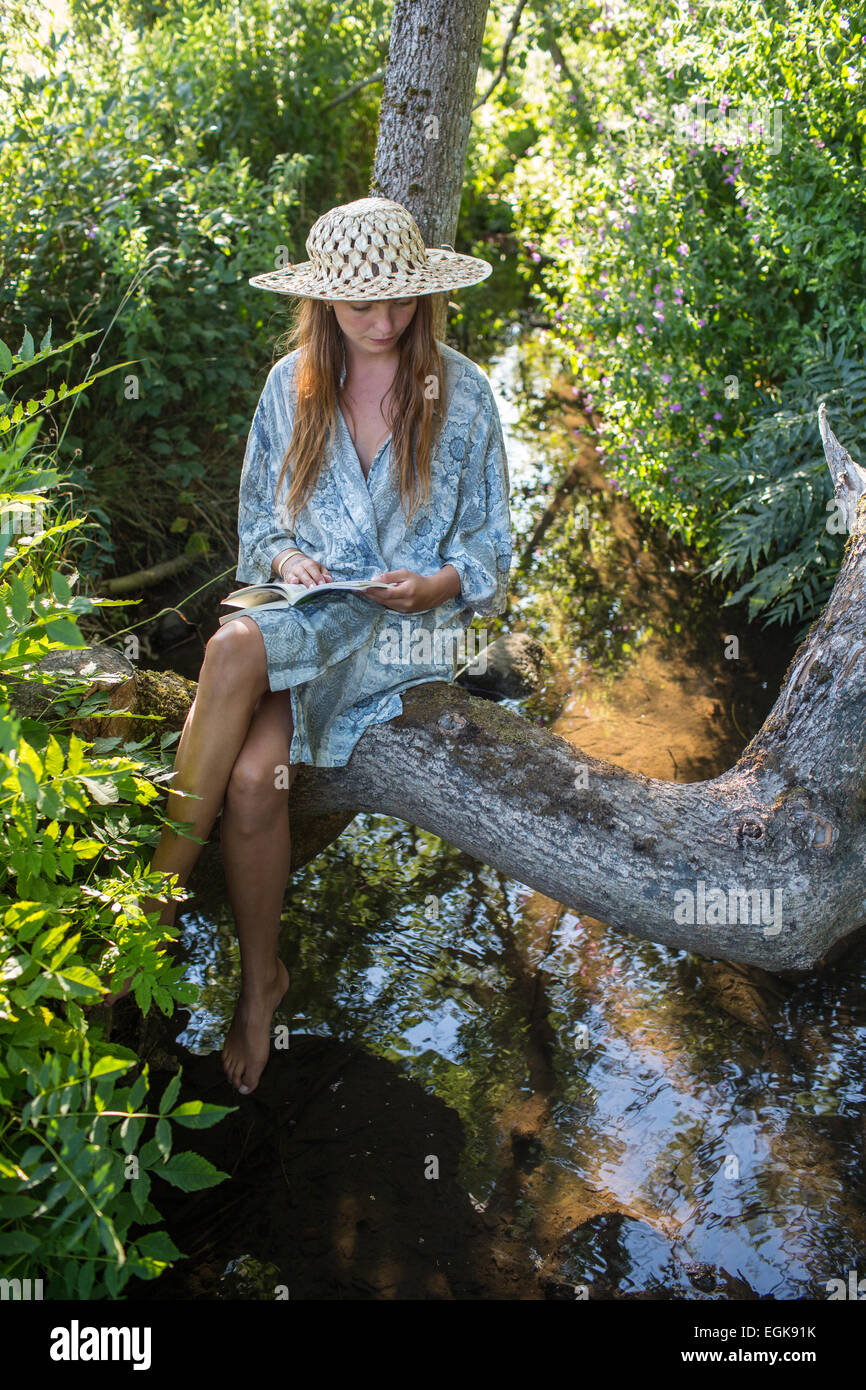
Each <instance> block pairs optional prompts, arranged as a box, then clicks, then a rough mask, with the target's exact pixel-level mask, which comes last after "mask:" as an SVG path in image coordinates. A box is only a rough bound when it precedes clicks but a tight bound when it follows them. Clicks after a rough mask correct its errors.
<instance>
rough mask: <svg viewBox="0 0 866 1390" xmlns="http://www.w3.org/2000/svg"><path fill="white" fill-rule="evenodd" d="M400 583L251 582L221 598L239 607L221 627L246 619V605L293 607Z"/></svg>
mask: <svg viewBox="0 0 866 1390" xmlns="http://www.w3.org/2000/svg"><path fill="white" fill-rule="evenodd" d="M396 584H397V581H396V580H392V581H391V583H386V581H385V580H384V579H330V580H327V581H326V582H325V583H324V584H312V585H311V586H310V588H309V589H308V588H307V586H306V584H287V583H286V582H285V580H282V579H274V580H273V581H272V582H271V583H270V584H247V585H246V586H245V587H244V588H243V589H235V591H234V593H231V594H229V596H228V598H224V599H221V600H220V602H221V603H224V604H226V605H227V606H228V607H229V608H236V609H237V610H238V611H237V612H236V613H225V614H223V616H222V617H221V618H220V626H222V625H223V623H230V622H231V620H232V618H242V617H243V615H244V609H246V608H289V607H294V605H295V604H297V603H310V602H311V601H312V600H313V599H315V598H317V597H318V596H319V595H321V594H333V593H335V592H336V593H340V592H341V591H342V592H344V593H345V592H348V593H363V592H364V590H365V589H393V588H395V587H396Z"/></svg>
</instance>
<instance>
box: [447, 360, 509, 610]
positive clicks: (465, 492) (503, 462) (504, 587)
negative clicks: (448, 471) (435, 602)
mask: <svg viewBox="0 0 866 1390" xmlns="http://www.w3.org/2000/svg"><path fill="white" fill-rule="evenodd" d="M485 397H486V401H487V409H486V412H485V414H486V417H487V428H486V432H479V435H478V438H477V440H476V442H475V443H474V444H472V446H471V447H470V449H469V451H468V453H467V457H466V459H465V461H464V465H463V468H462V471H461V474H460V483H459V492H458V499H457V515H456V517H455V520H454V524H453V526H452V527H451V529H450V530H449V532H448V534H447V536H446V537H445V539H444V540H443V542H442V544H441V546H440V549H439V553H440V558H441V561H442V564H443V565H453V566H454V568H455V569H456V571H457V573H458V574H459V576H460V593H459V595H458V597H457V600H456V601H457V602H460V603H462V604H463V605H465V606H466V607H470V608H474V610H475V612H476V613H480V614H482V615H483V616H484V617H489V618H493V617H496V616H497V614H500V613H504V612H505V606H506V603H507V599H508V575H509V571H510V569H511V554H512V546H511V514H510V511H509V506H508V495H509V477H508V458H507V455H506V452H505V441H504V439H503V437H502V425H501V422H500V419H499V411H498V410H497V408H496V401H495V400H494V397H493V392H492V391H491V389H490V386H489V384H488V385H487V389H486V392H485Z"/></svg>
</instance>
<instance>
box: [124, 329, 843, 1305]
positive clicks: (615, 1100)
mask: <svg viewBox="0 0 866 1390" xmlns="http://www.w3.org/2000/svg"><path fill="white" fill-rule="evenodd" d="M488 370H489V372H490V375H491V379H492V381H493V383H494V387H495V389H496V392H497V396H498V399H499V401H500V405H501V411H502V416H503V421H504V423H505V426H506V433H507V437H508V443H509V457H510V461H511V470H512V480H513V503H514V522H515V535H516V536H518V537H524V538H526V541H525V545H524V548H523V553H522V558H523V560H524V561H525V563H524V564H523V566H522V567H521V569H520V570H519V571H518V572H517V573H516V574H515V576H514V583H513V586H512V602H511V608H510V611H509V615H508V618H507V620H506V622H505V624H504V626H505V628H506V630H510V631H519V630H524V631H528V632H531V633H532V634H533V635H534V636H536V637H539V638H540V639H541V640H542V641H544V642H545V643H546V645H547V646H548V647H549V648H550V650H551V651H552V652H553V654H554V656H555V658H556V662H557V671H556V678H555V680H554V682H553V687H554V694H555V698H554V699H552V698H551V690H550V689H548V690H547V691H546V692H545V693H544V696H543V698H539V697H532V698H530V699H529V700H526V701H523V702H517V701H509V702H508V703H509V704H510V705H511V707H512V708H514V709H515V710H518V711H519V712H521V713H522V714H523V715H524V716H525V717H527V718H530V719H534V720H537V721H539V722H540V723H545V724H546V725H547V726H548V727H550V728H552V729H553V730H554V731H555V732H556V733H558V734H560V735H562V736H563V737H564V738H566V739H569V740H570V741H571V742H573V743H575V744H576V745H577V746H579V747H580V748H582V749H584V750H585V751H587V752H588V753H592V754H593V755H595V756H598V757H602V758H606V759H608V760H609V761H612V762H616V763H619V764H621V765H622V766H625V767H628V768H631V769H633V770H636V771H640V772H642V773H645V774H647V775H650V776H654V777H664V778H668V779H670V780H680V781H694V780H699V779H702V778H707V777H712V776H715V775H717V774H718V773H719V772H721V771H722V770H724V769H725V768H727V767H728V766H730V765H731V763H732V762H734V761H735V760H736V757H737V755H738V753H739V751H740V750H741V749H742V747H743V746H744V744H745V743H746V742H747V741H748V739H749V738H750V737H751V735H752V734H753V733H754V732H755V730H756V729H757V728H758V727H759V726H760V724H761V722H762V720H763V718H764V716H765V715H766V713H767V711H768V710H769V708H770V706H771V704H772V703H773V700H774V698H775V695H776V693H777V691H778V685H779V680H780V677H781V674H782V672H783V670H784V667H785V665H786V663H787V660H788V659H789V657H790V654H791V652H790V648H789V647H788V646H787V645H786V643H785V641H784V640H783V639H780V638H779V637H775V638H768V635H767V634H766V633H764V632H760V631H758V630H757V629H755V628H753V627H748V626H747V625H746V624H745V623H744V622H743V621H742V618H741V616H739V615H738V614H736V613H734V614H732V613H731V611H730V610H726V609H722V608H720V606H719V599H718V594H717V592H715V591H714V590H712V589H711V588H710V587H709V586H708V585H706V584H705V583H704V582H703V581H702V580H701V579H700V578H699V576H698V574H697V566H696V563H695V560H694V557H693V556H691V555H690V554H689V553H688V552H686V551H684V550H683V549H682V548H681V547H680V546H678V545H677V544H676V543H675V542H674V541H672V540H671V538H670V537H668V536H667V535H666V534H665V533H660V532H658V531H654V530H651V529H648V528H647V527H645V526H643V525H642V524H641V523H639V521H638V520H637V519H636V517H635V516H634V513H633V511H632V509H631V508H630V506H629V505H628V503H627V502H625V501H624V500H623V498H622V497H620V496H619V495H618V493H617V491H616V489H614V488H613V487H611V485H610V483H609V481H608V480H607V479H606V478H605V477H604V475H603V473H602V472H601V470H600V468H599V466H598V462H597V459H596V457H595V454H594V451H593V448H592V446H591V443H590V439H589V434H588V419H587V416H586V414H585V412H584V411H582V409H581V408H580V405H579V401H578V399H576V393H575V391H574V389H573V387H572V385H571V383H570V382H569V381H568V380H567V378H566V377H565V376H564V375H563V374H561V372H560V370H559V369H558V364H557V362H556V360H555V357H554V356H553V350H552V349H551V348H549V347H547V346H546V345H545V343H544V341H543V337H542V336H540V335H537V336H535V337H528V338H523V339H522V340H520V341H515V342H514V343H513V344H512V345H511V346H510V347H508V348H506V350H505V351H504V352H503V353H501V354H500V356H499V357H498V358H497V359H496V360H495V361H493V362H492V363H490V364H489V367H488ZM545 507H547V509H548V511H547V514H545ZM518 553H520V548H519V547H518ZM732 638H736V639H737V642H738V652H737V655H736V657H735V658H734V655H733V653H734V650H735V647H734V646H733V645H732V642H731V639H732ZM191 889H192V890H193V891H194V893H195V897H194V899H193V900H192V901H191V902H190V903H189V904H188V910H187V911H186V913H185V914H184V916H183V917H182V918H181V922H182V926H183V950H184V954H185V958H186V960H187V965H188V975H189V978H190V979H193V980H194V981H195V982H196V983H197V984H198V985H199V987H200V996H199V1001H198V1003H197V1005H196V1006H195V1007H194V1009H193V1010H192V1011H191V1014H190V1015H189V1018H188V1020H187V1021H186V1026H185V1027H184V1031H183V1032H182V1033H181V1034H180V1037H179V1039H178V1042H179V1044H180V1045H181V1047H182V1048H183V1050H184V1055H183V1061H184V1065H185V1078H186V1084H187V1086H188V1087H190V1088H192V1090H194V1091H195V1093H196V1094H204V1095H205V1096H206V1098H208V1099H213V1100H217V1101H220V1102H221V1103H233V1102H234V1101H235V1100H236V1097H235V1095H234V1093H233V1092H230V1091H229V1089H228V1087H227V1086H226V1085H225V1083H224V1082H223V1081H222V1079H221V1071H220V1067H219V1060H218V1055H217V1054H216V1053H215V1052H214V1049H218V1047H219V1045H220V1043H221V1041H222V1037H223V1035H224V1032H225V1028H226V1025H227V1023H228V1022H229V1020H230V1018H231V1014H232V1010H233V1007H234V1001H235V998H236V993H237V986H238V980H239V965H238V953H237V946H236V943H235V939H234V931H233V925H232V919H231V914H230V912H229V909H228V907H227V905H226V899H225V890H224V883H223V879H222V871H221V866H220V862H219V854H218V849H217V846H216V844H215V843H214V842H213V841H212V842H211V843H210V844H209V845H208V847H207V849H206V851H205V853H204V854H203V856H202V859H201V861H200V864H199V866H198V868H197V870H196V875H195V877H194V880H193V882H192V884H191ZM282 949H283V952H284V959H285V960H286V962H287V964H288V965H289V968H290V970H291V974H292V988H291V990H290V993H289V995H288V996H287V1001H286V1004H285V1006H284V1007H283V1009H281V1011H280V1012H279V1013H278V1015H277V1016H276V1018H275V1025H276V1026H277V1032H278V1036H280V1037H282V1039H283V1041H284V1042H288V1046H285V1047H283V1048H281V1049H279V1050H275V1052H274V1055H273V1057H272V1060H271V1062H270V1064H269V1067H268V1069H267V1072H266V1073H265V1077H264V1079H263V1082H262V1085H261V1086H260V1088H259V1090H258V1091H257V1093H256V1094H255V1095H254V1096H253V1097H250V1098H249V1099H248V1100H244V1101H242V1102H241V1104H240V1105H239V1107H238V1109H237V1111H236V1112H235V1113H234V1114H233V1115H232V1116H230V1117H229V1118H228V1120H226V1121H225V1122H224V1123H223V1124H222V1125H219V1126H217V1127H216V1128H215V1129H214V1130H210V1131H207V1132H202V1133H200V1134H197V1135H196V1140H197V1147H200V1149H201V1151H202V1152H204V1153H206V1154H207V1155H208V1156H209V1157H211V1158H212V1159H213V1161H214V1162H217V1163H219V1164H220V1166H222V1167H224V1168H226V1169H227V1171H229V1172H230V1173H231V1174H232V1178H231V1181H230V1182H228V1183H225V1184H223V1185H222V1186H221V1187H219V1188H217V1189H214V1190H212V1191H209V1192H205V1193H202V1194H200V1195H198V1196H194V1195H193V1196H192V1197H184V1198H183V1199H181V1200H178V1199H177V1197H176V1195H175V1194H172V1193H170V1192H168V1191H166V1192H165V1194H164V1196H165V1200H163V1194H160V1196H159V1198H158V1199H157V1204H158V1205H160V1207H161V1209H163V1210H164V1211H165V1212H166V1214H167V1216H168V1218H169V1221H170V1229H171V1230H172V1233H173V1235H174V1237H175V1239H176V1241H177V1242H178V1244H179V1246H180V1248H181V1249H182V1250H184V1251H185V1252H186V1253H188V1254H190V1256H191V1258H190V1259H189V1260H188V1261H186V1262H184V1263H182V1264H179V1265H178V1266H177V1267H176V1269H175V1270H173V1271H171V1272H170V1273H169V1274H168V1275H167V1276H165V1277H164V1278H163V1279H161V1280H159V1281H158V1282H157V1284H156V1285H154V1286H149V1287H148V1288H147V1289H143V1290H142V1295H141V1296H149V1297H157V1298H166V1297H181V1298H184V1297H186V1298H195V1297H203V1298H261V1299H272V1298H274V1297H279V1296H286V1294H287V1295H288V1296H289V1297H292V1298H514V1299H524V1298H530V1299H531V1298H544V1297H548V1298H563V1297H572V1296H574V1286H575V1285H589V1286H590V1290H591V1296H593V1297H628V1296H638V1297H641V1296H642V1297H656V1298H688V1299H697V1300H700V1299H713V1298H756V1297H768V1296H769V1297H774V1298H810V1297H816V1298H822V1297H826V1291H825V1285H826V1281H827V1280H829V1279H831V1278H842V1279H847V1272H848V1271H849V1270H851V1269H856V1268H857V1260H858V1253H859V1256H860V1263H861V1264H862V1262H863V1250H864V1244H866V1242H864V1235H866V1231H864V1217H863V1212H864V1187H863V1177H862V1162H861V1160H862V1152H863V1146H864V1140H866V1109H864V1081H863V1072H864V1063H863V1060H862V1039H863V1031H864V1030H863V1022H864V995H866V990H864V974H866V972H864V958H866V953H864V951H863V950H862V949H860V950H858V951H857V952H856V953H854V954H852V955H849V957H848V958H846V959H845V960H844V961H842V962H841V963H839V964H837V965H836V966H835V967H833V968H831V969H828V970H827V971H826V972H825V973H824V974H823V975H821V976H820V977H818V978H815V979H812V980H807V981H805V982H800V983H793V982H789V981H780V980H777V979H774V978H771V977H769V976H766V975H763V974H762V973H761V972H760V971H754V970H745V969H740V968H738V967H730V966H725V965H723V964H720V963H719V962H710V961H705V960H702V959H700V958H699V957H696V956H694V955H691V954H689V953H687V952H683V951H679V952H678V951H673V950H669V949H667V948H665V947H662V946H658V945H654V944H652V943H648V942H642V941H638V940H636V939H633V938H630V937H629V936H627V935H626V934H624V933H622V932H618V931H614V930H612V929H609V928H607V927H605V926H604V925H603V924H602V923H599V922H596V921H593V920H592V919H591V918H588V917H585V916H580V915H578V914H577V913H576V912H573V911H571V910H567V909H565V908H563V907H562V905H561V904H557V903H555V902H552V901H551V900H549V899H546V898H544V897H542V896H541V895H539V894H537V893H534V892H531V891H530V890H529V889H527V888H525V887H524V886H522V885H520V884H518V883H514V882H510V881H507V880H504V879H503V878H502V877H501V876H500V875H499V874H498V873H497V872H495V871H494V870H492V869H491V868H489V867H487V866H485V865H483V864H481V863H479V862H477V861H475V860H473V859H471V858H470V857H469V856H467V855H465V854H463V853H461V852H460V851H458V850H457V849H455V848H453V847H452V846H450V845H448V844H446V843H444V842H443V841H441V840H439V839H438V838H437V837H435V836H433V835H430V834H429V833H427V832H426V831H423V830H420V829H418V828H417V827H413V826H408V825H405V824H403V823H402V822H399V821H395V820H392V819H390V818H387V817H384V816H375V815H365V816H359V817H358V818H356V820H355V821H354V822H353V824H352V825H351V826H350V827H349V828H348V830H347V831H346V832H345V833H344V834H343V835H342V836H341V838H340V840H339V841H338V842H337V843H336V844H334V845H331V846H330V847H329V848H328V849H327V850H326V851H325V853H323V854H322V855H320V856H319V857H318V858H317V859H316V860H315V861H314V862H313V863H311V864H309V865H307V866H306V867H305V868H304V869H302V870H301V871H299V872H298V873H297V874H296V875H295V876H294V878H293V881H292V884H291V886H290V889H289V892H288V894H287V898H286V903H285V909H284V914H283V931H282ZM280 1027H282V1032H281V1033H280ZM169 1051H171V1048H169ZM188 1054H193V1055H191V1056H190V1055H188ZM160 1057H162V1058H163V1061H164V1064H165V1065H166V1066H170V1065H172V1063H171V1062H170V1060H169V1059H168V1057H167V1055H166V1053H165V1051H164V1050H163V1051H162V1052H160V1050H159V1048H156V1049H155V1051H154V1061H155V1064H156V1065H159V1058H160Z"/></svg>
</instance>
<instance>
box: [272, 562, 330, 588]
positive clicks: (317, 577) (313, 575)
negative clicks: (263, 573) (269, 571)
mask: <svg viewBox="0 0 866 1390" xmlns="http://www.w3.org/2000/svg"><path fill="white" fill-rule="evenodd" d="M280 577H281V578H282V579H283V580H284V581H285V582H286V583H287V584H304V585H306V587H307V588H308V589H312V587H313V585H314V584H328V583H330V582H331V581H332V580H333V578H334V576H333V575H332V574H331V572H330V570H326V569H325V566H324V565H320V564H319V562H318V560H311V559H310V557H309V555H293V556H292V558H291V559H290V560H285V561H284V562H283V564H281V565H280Z"/></svg>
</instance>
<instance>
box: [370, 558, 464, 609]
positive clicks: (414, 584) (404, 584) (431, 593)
mask: <svg viewBox="0 0 866 1390" xmlns="http://www.w3.org/2000/svg"><path fill="white" fill-rule="evenodd" d="M371 578H372V579H383V580H384V581H385V583H387V584H396V586H397V587H396V588H394V589H366V590H365V591H364V597H365V598H369V599H372V600H373V602H374V603H380V604H381V605H382V607H383V608H392V609H394V611H395V612H397V613H424V612H426V610H427V609H428V608H438V607H439V605H440V603H444V602H445V600H446V599H448V598H452V597H454V595H455V594H457V593H459V592H460V577H459V575H458V574H457V571H456V570H455V569H454V568H453V566H451V565H446V566H445V568H444V569H441V570H439V572H438V574H429V575H423V574H416V573H415V571H414V570H386V571H385V573H384V574H374V575H371Z"/></svg>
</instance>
